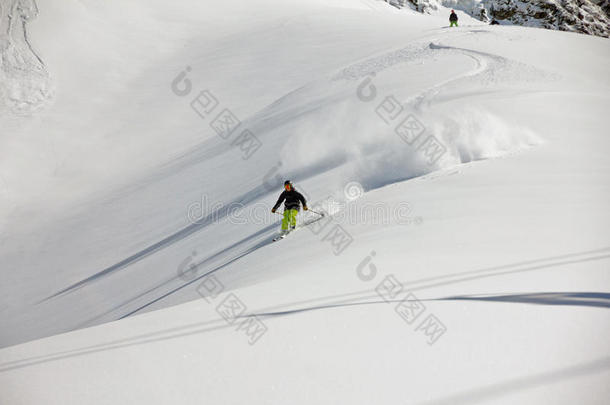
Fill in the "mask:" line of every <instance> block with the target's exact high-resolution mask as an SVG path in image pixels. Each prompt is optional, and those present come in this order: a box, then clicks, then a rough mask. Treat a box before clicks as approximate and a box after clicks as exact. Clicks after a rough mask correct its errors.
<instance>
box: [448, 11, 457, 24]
mask: <svg viewBox="0 0 610 405" xmlns="http://www.w3.org/2000/svg"><path fill="white" fill-rule="evenodd" d="M449 24H450V25H449V27H453V26H454V25H455V26H456V27H457V26H458V16H457V14H456V13H455V11H454V10H451V15H450V16H449Z"/></svg>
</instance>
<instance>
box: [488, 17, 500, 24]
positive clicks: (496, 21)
mask: <svg viewBox="0 0 610 405" xmlns="http://www.w3.org/2000/svg"><path fill="white" fill-rule="evenodd" d="M489 25H500V23H499V22H498V20H496V19H495V18H494V19H493V20H491V22H490V23H489Z"/></svg>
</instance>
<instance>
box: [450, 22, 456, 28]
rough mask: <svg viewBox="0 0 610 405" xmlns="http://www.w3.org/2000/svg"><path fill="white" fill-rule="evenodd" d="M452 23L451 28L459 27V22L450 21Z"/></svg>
mask: <svg viewBox="0 0 610 405" xmlns="http://www.w3.org/2000/svg"><path fill="white" fill-rule="evenodd" d="M449 22H450V23H451V25H449V27H453V26H454V25H455V26H456V27H457V26H458V25H457V21H449Z"/></svg>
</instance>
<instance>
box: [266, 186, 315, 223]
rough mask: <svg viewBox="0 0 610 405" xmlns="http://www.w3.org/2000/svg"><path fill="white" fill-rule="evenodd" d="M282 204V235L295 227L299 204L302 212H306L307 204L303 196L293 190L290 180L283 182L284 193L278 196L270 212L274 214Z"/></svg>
mask: <svg viewBox="0 0 610 405" xmlns="http://www.w3.org/2000/svg"><path fill="white" fill-rule="evenodd" d="M284 200H286V202H285V203H284V219H283V220H282V234H286V233H288V232H290V231H291V230H293V229H294V228H295V227H296V225H297V214H298V213H299V204H303V210H304V211H307V202H306V201H305V197H303V194H301V193H299V192H298V191H296V190H295V189H294V186H293V185H292V183H291V182H290V180H286V181H285V182H284V191H282V194H280V198H278V199H277V202H276V203H275V205H274V206H273V208H272V209H271V212H275V210H277V209H278V207H279V206H280V204H281V203H282V201H284Z"/></svg>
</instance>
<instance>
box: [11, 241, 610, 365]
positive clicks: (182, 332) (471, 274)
mask: <svg viewBox="0 0 610 405" xmlns="http://www.w3.org/2000/svg"><path fill="white" fill-rule="evenodd" d="M608 250H610V248H602V249H596V250H590V251H585V252H579V253H571V254H565V255H559V256H553V257H545V258H542V259H535V260H528V261H522V262H517V263H512V264H507V265H501V266H495V267H491V268H487V269H480V270H474V271H466V272H461V273H458V274H452V275H445V276H436V277H429V278H424V279H420V280H412V281H410V282H405V283H403V286H406V285H413V284H419V283H421V282H429V281H433V280H434V281H438V280H442V279H446V278H449V277H455V276H458V277H460V278H458V279H455V280H448V281H442V282H440V283H439V282H435V283H431V284H427V285H419V286H416V287H412V288H409V290H410V291H415V290H423V289H427V288H432V287H436V286H438V285H447V284H454V283H460V282H464V281H470V280H474V279H478V278H485V277H491V276H498V275H505V274H510V273H513V272H523V271H532V270H539V269H543V268H548V267H555V266H562V265H566V264H574V263H582V262H586V261H591V260H605V259H607V258H609V257H610V256H609V255H601V256H593V257H585V258H581V259H576V260H570V259H571V258H574V257H578V256H582V255H587V256H589V255H591V254H598V253H601V252H605V251H608ZM558 259H559V260H560V261H556V260H558ZM566 259H567V260H566ZM547 261H554V262H552V263H548V264H541V265H533V266H532V264H537V263H541V262H547ZM524 264H528V265H530V266H527V267H525V268H523V267H521V266H522V265H524ZM514 267H516V268H515V269H513V270H508V271H505V269H507V268H514ZM490 270H491V271H494V273H492V274H489V273H488V274H485V273H487V272H489V271H490ZM497 270H502V271H501V272H497ZM212 271H215V270H212ZM204 276H205V275H204ZM194 281H196V280H193V282H194ZM367 292H370V290H365V291H359V292H355V293H346V294H338V295H334V296H332V297H317V298H313V299H308V300H301V301H297V302H292V303H285V304H278V305H274V306H272V307H267V308H264V309H261V310H260V311H257V312H256V313H251V314H248V315H244V316H242V317H248V316H265V315H267V316H268V317H270V318H272V317H275V316H283V315H291V314H297V313H302V312H306V311H313V310H316V309H327V308H328V309H329V308H336V307H342V306H343V307H346V306H355V305H370V304H379V303H382V302H383V303H385V301H366V302H363V301H359V302H355V300H363V299H366V298H379V296H378V295H376V294H374V295H371V296H370V297H365V296H363V293H367ZM585 294H588V293H585ZM602 294H605V293H602ZM339 297H343V299H342V300H339V301H335V302H327V303H321V301H323V300H327V299H331V298H334V299H335V300H336V299H337V298H339ZM308 303H313V304H315V305H313V306H310V307H305V308H303V307H301V308H292V309H290V308H288V309H286V307H289V306H294V305H303V304H308ZM229 327H234V326H232V325H228V324H227V323H226V321H224V319H216V320H211V321H205V322H196V323H192V324H188V325H182V326H177V327H173V328H168V329H163V330H158V331H155V332H151V333H143V334H140V335H136V336H132V337H129V338H125V339H118V340H114V341H110V342H106V343H100V344H97V345H92V346H87V347H83V348H80V349H72V350H66V351H61V352H56V353H53V354H48V355H41V356H34V357H30V358H25V359H19V360H14V361H10V362H5V363H0V373H2V372H5V371H9V370H13V369H19V368H23V367H28V366H31V365H36V364H41V363H47V362H51V361H55V360H61V359H66V358H72V357H78V356H83V355H87V354H90V353H97V352H103V351H107V350H113V349H117V348H123V347H129V346H137V345H141V344H146V343H152V342H159V341H163V340H169V339H175V338H179V337H184V336H190V335H195V334H200V333H205V332H209V331H213V330H218V329H224V328H229Z"/></svg>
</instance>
